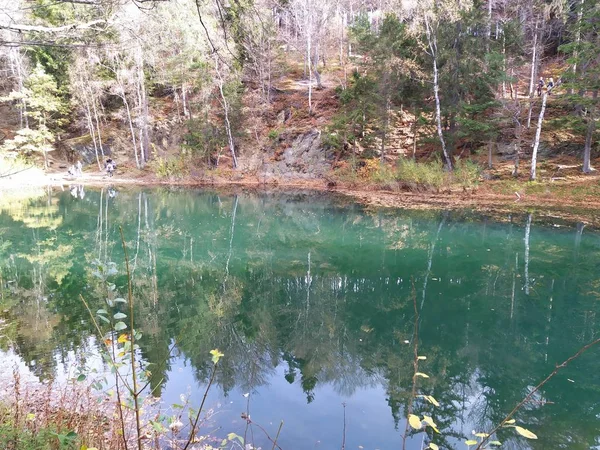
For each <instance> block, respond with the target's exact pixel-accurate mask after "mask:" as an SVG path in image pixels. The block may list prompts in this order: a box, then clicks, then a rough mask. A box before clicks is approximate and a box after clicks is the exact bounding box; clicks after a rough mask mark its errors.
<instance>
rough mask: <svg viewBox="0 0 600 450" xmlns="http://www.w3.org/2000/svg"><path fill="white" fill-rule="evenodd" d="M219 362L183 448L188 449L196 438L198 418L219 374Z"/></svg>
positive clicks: (214, 367)
mask: <svg viewBox="0 0 600 450" xmlns="http://www.w3.org/2000/svg"><path fill="white" fill-rule="evenodd" d="M217 364H218V363H215V364H214V366H213V370H212V374H211V375H210V381H209V382H208V386H206V390H205V391H204V397H203V398H202V403H200V408H198V413H197V414H196V419H195V420H194V423H193V425H192V430H191V431H190V436H189V437H188V440H187V442H186V444H185V446H184V447H183V449H182V450H187V448H188V447H189V446H190V444H191V443H192V441H193V440H194V436H195V434H196V427H197V426H198V420H199V419H200V413H201V412H202V408H204V402H206V397H207V396H208V391H209V390H210V387H211V385H212V384H213V381H214V380H215V375H216V374H217Z"/></svg>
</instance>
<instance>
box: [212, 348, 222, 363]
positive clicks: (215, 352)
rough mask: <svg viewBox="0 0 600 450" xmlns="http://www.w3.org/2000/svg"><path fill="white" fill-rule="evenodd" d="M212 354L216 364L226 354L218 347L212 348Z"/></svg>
mask: <svg viewBox="0 0 600 450" xmlns="http://www.w3.org/2000/svg"><path fill="white" fill-rule="evenodd" d="M210 354H211V355H212V362H213V363H215V364H217V363H218V362H219V360H220V359H221V357H222V356H225V355H224V354H223V353H221V352H220V351H219V350H218V349H214V350H211V351H210Z"/></svg>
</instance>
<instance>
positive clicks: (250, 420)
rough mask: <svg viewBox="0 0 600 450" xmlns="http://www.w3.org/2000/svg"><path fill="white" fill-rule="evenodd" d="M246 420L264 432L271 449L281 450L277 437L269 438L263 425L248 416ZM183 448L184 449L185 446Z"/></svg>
mask: <svg viewBox="0 0 600 450" xmlns="http://www.w3.org/2000/svg"><path fill="white" fill-rule="evenodd" d="M246 420H247V421H248V423H251V424H252V425H256V426H257V427H258V428H259V429H260V430H261V431H262V432H263V433H265V436H266V437H267V439H268V440H270V441H271V442H272V443H273V449H275V447H277V448H278V449H279V450H283V449H282V448H281V447H280V446H279V444H278V443H277V439H275V440H273V439H272V438H271V436H269V433H267V430H265V429H264V428H263V427H261V426H260V425H259V424H257V423H256V422H252V419H250V417H248V418H247V419H246ZM281 423H282V424H283V421H281ZM279 429H280V430H281V425H280V426H279ZM277 436H279V432H277ZM183 450H185V448H184V449H183Z"/></svg>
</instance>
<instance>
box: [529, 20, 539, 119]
mask: <svg viewBox="0 0 600 450" xmlns="http://www.w3.org/2000/svg"><path fill="white" fill-rule="evenodd" d="M537 41H538V23H537V20H536V22H535V32H534V35H533V51H532V56H531V75H530V76H529V113H528V114H527V128H530V127H531V111H532V109H533V95H534V89H535V75H536V66H537V47H538V45H537Z"/></svg>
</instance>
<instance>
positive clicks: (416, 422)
mask: <svg viewBox="0 0 600 450" xmlns="http://www.w3.org/2000/svg"><path fill="white" fill-rule="evenodd" d="M408 423H409V424H410V426H411V427H413V428H414V429H415V430H420V429H421V428H423V425H422V424H421V419H419V416H415V415H414V414H409V415H408Z"/></svg>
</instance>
